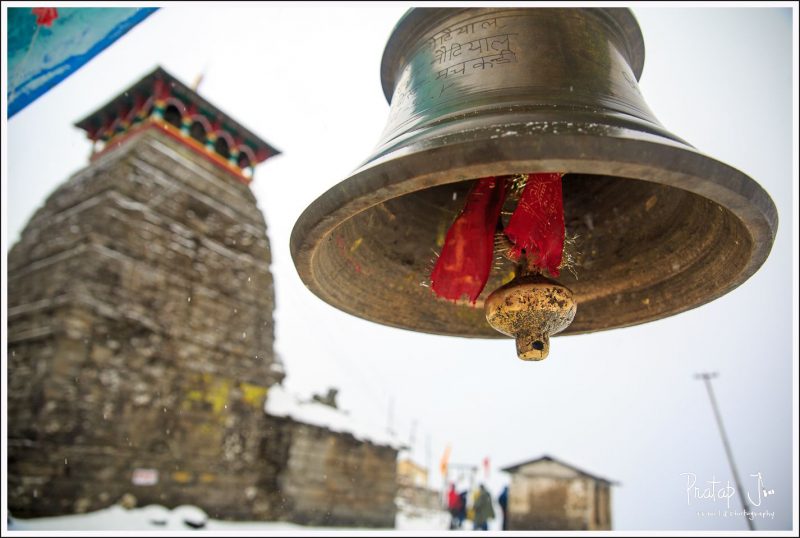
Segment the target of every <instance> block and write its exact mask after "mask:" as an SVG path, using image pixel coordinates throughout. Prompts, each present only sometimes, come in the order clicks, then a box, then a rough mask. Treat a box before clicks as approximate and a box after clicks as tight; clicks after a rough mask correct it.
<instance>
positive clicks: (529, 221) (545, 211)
mask: <svg viewBox="0 0 800 538" xmlns="http://www.w3.org/2000/svg"><path fill="white" fill-rule="evenodd" d="M504 231H505V234H506V236H507V237H508V238H509V240H511V242H512V243H513V247H512V248H511V251H510V252H509V254H510V255H511V257H512V258H514V259H515V260H518V259H519V258H520V256H521V255H522V251H523V250H524V251H525V255H526V256H527V258H528V262H529V263H530V264H531V265H532V268H535V269H538V270H539V271H540V272H541V271H544V270H547V271H548V272H549V273H550V274H551V275H552V276H554V277H557V276H558V273H559V266H560V265H561V259H562V257H563V254H564V205H563V199H562V192H561V174H558V173H553V174H528V181H527V182H526V184H525V189H524V190H523V191H522V196H521V197H520V199H519V203H518V204H517V208H516V209H515V210H514V213H513V214H512V215H511V220H510V221H509V222H508V226H506V229H505V230H504Z"/></svg>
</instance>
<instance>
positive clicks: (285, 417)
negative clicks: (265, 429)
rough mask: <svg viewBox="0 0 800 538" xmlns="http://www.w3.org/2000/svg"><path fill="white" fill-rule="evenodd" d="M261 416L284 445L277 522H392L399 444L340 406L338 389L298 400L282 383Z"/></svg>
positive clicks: (277, 450)
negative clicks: (279, 507) (337, 401)
mask: <svg viewBox="0 0 800 538" xmlns="http://www.w3.org/2000/svg"><path fill="white" fill-rule="evenodd" d="M266 413H267V418H268V421H269V422H270V423H272V424H274V426H272V428H273V430H274V432H273V435H272V436H271V438H272V439H273V440H274V442H277V443H278V444H280V445H281V447H273V448H272V449H271V450H268V451H267V453H268V454H270V456H271V457H274V458H279V459H280V461H279V462H276V464H277V466H278V467H280V468H281V469H283V470H282V472H281V473H280V475H279V477H278V483H277V487H278V490H279V491H280V492H281V497H282V498H283V506H282V507H281V510H280V511H281V519H284V520H288V521H292V522H294V523H300V524H306V525H322V526H348V527H388V528H393V527H394V524H395V514H396V507H395V497H396V496H397V453H398V451H399V450H400V449H401V448H402V445H401V443H399V442H398V441H397V440H396V438H395V437H394V436H393V435H392V434H390V433H388V432H385V431H383V430H382V429H381V428H376V427H375V426H373V425H370V424H369V423H368V422H365V421H364V420H360V419H359V418H358V417H355V416H352V415H350V414H349V413H347V412H345V411H343V410H341V409H339V408H338V405H337V403H336V391H333V390H332V391H329V392H328V394H327V395H325V396H315V397H312V398H311V399H309V400H303V399H300V398H298V397H297V396H295V395H293V394H291V393H290V392H288V391H287V390H286V389H285V388H284V387H282V386H281V385H273V386H272V387H270V389H269V391H268V393H267V402H266Z"/></svg>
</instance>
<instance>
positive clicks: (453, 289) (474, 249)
mask: <svg viewBox="0 0 800 538" xmlns="http://www.w3.org/2000/svg"><path fill="white" fill-rule="evenodd" d="M506 183H507V182H506V180H505V179H503V178H501V179H497V178H494V177H488V178H483V179H479V180H478V181H477V182H476V183H475V185H474V186H473V187H472V190H470V192H469V194H468V195H467V202H466V204H465V205H464V209H463V210H462V211H461V213H460V214H459V215H458V217H457V218H456V220H455V222H453V224H452V225H451V226H450V229H449V230H448V231H447V236H446V237H445V240H444V246H443V247H442V252H441V254H439V258H438V259H437V260H436V265H435V266H434V267H433V271H432V272H431V289H433V292H434V293H435V294H436V295H438V296H439V297H442V298H444V299H449V300H451V301H458V300H460V299H461V298H462V297H463V296H464V295H466V296H467V297H468V298H469V300H470V302H471V303H472V304H475V301H476V300H477V298H478V295H480V293H481V291H483V288H484V287H485V286H486V282H487V280H489V273H490V272H491V270H492V261H493V257H494V233H495V229H496V228H497V222H498V219H499V218H500V210H501V209H502V208H503V202H505V199H506V190H507V188H506Z"/></svg>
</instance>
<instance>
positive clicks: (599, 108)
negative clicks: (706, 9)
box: [291, 8, 778, 359]
mask: <svg viewBox="0 0 800 538" xmlns="http://www.w3.org/2000/svg"><path fill="white" fill-rule="evenodd" d="M643 65H644V42H643V38H642V34H641V31H640V29H639V26H638V24H637V22H636V20H635V19H634V17H633V15H632V13H631V12H630V11H629V10H628V9H613V8H607V9H606V8H603V9H597V8H581V9H574V8H564V9H561V8H554V9H550V8H547V9H543V8H507V9H499V8H470V9H445V8H423V9H412V10H411V11H409V12H408V13H406V15H404V17H403V18H402V19H401V20H400V21H399V23H398V24H397V26H396V27H395V29H394V31H393V32H392V34H391V36H390V38H389V41H388V44H387V45H386V49H385V52H384V55H383V60H382V65H381V81H382V84H383V90H384V93H385V95H386V98H387V100H388V101H389V102H390V104H391V112H390V114H389V120H388V123H387V126H386V129H385V131H384V133H383V135H382V136H381V139H380V142H379V143H378V146H377V148H376V149H375V151H374V153H373V154H372V155H371V156H370V157H369V158H368V159H367V161H366V162H365V163H364V164H362V165H361V166H360V167H359V168H358V169H357V170H356V171H355V172H353V173H352V174H351V175H350V177H348V178H346V179H345V180H344V181H342V182H341V183H339V184H338V185H336V186H335V187H333V188H332V189H330V190H329V191H327V192H326V193H324V194H323V195H322V196H321V197H320V198H319V199H317V200H316V201H315V202H314V203H312V204H311V206H309V207H308V208H307V209H306V211H305V212H304V213H303V214H302V215H301V216H300V218H299V219H298V221H297V223H296V225H295V227H294V230H293V232H292V237H291V252H292V256H293V259H294V263H295V265H296V267H297V270H298V272H299V274H300V277H301V278H302V280H303V282H304V283H305V284H306V286H308V288H309V289H310V290H311V291H312V292H314V293H315V294H316V295H317V296H319V297H320V298H321V299H323V300H324V301H326V302H328V303H330V304H331V305H333V306H335V307H337V308H339V309H341V310H344V311H345V312H349V313H350V314H353V315H356V316H359V317H361V318H365V319H368V320H372V321H376V322H379V323H382V324H386V325H390V326H394V327H401V328H405V329H411V330H415V331H423V332H428V333H436V334H445V335H455V336H466V337H483V338H493V337H501V336H502V334H501V333H500V332H497V331H496V330H495V329H494V328H492V326H491V325H490V323H489V322H488V321H487V316H488V317H489V318H490V321H492V320H494V321H495V322H498V323H501V324H504V325H502V326H503V327H506V328H507V330H505V329H503V328H502V327H500V326H498V328H499V329H500V330H502V331H503V332H504V333H506V334H511V335H512V336H515V337H516V338H517V343H518V353H519V355H520V357H521V358H523V359H540V358H544V356H546V354H547V349H548V348H549V343H547V337H549V336H550V335H552V334H556V333H557V332H559V330H560V331H561V332H560V334H578V333H587V332H592V331H599V330H604V329H612V328H615V327H625V326H629V325H635V324H639V323H644V322H647V321H652V320H656V319H660V318H663V317H666V316H671V315H673V314H677V313H679V312H683V311H685V310H688V309H691V308H694V307H697V306H700V305H702V304H704V303H707V302H709V301H712V300H714V299H716V298H717V297H719V296H721V295H723V294H725V293H727V292H729V291H731V290H732V289H734V288H735V287H737V286H738V285H740V284H741V283H743V282H744V281H745V280H747V279H748V278H749V277H750V276H751V275H752V274H753V273H754V272H755V271H756V270H757V269H758V268H759V267H760V266H761V264H762V263H763V262H764V260H765V259H766V258H767V256H768V254H769V252H770V249H771V247H772V243H773V239H774V237H775V232H776V229H777V223H778V216H777V212H776V209H775V205H774V204H773V202H772V200H771V199H770V197H769V195H768V194H767V193H766V192H765V191H764V190H763V189H762V188H761V187H760V186H759V185H758V183H756V182H755V181H753V180H752V179H751V178H749V177H748V176H746V175H745V174H743V173H742V172H740V171H738V170H736V169H734V168H732V167H730V166H728V165H726V164H723V163H721V162H719V161H716V160H714V159H712V158H710V157H708V156H706V155H703V154H702V153H700V152H698V151H697V150H695V149H694V148H693V147H692V146H690V145H689V144H688V143H686V142H684V141H683V140H681V139H680V138H678V137H677V136H675V135H673V134H672V133H670V132H668V131H667V130H666V129H665V128H664V127H663V126H662V125H661V124H660V123H659V122H658V120H656V118H655V116H654V115H653V113H652V112H651V111H650V109H649V108H648V107H647V105H646V104H645V102H644V99H643V98H642V95H641V94H640V92H639V87H638V83H637V81H638V80H639V77H640V75H641V73H642V68H643ZM536 172H559V173H563V174H564V176H563V181H562V186H563V211H564V222H565V228H566V233H567V235H568V236H570V237H575V238H577V239H576V243H575V250H574V259H573V263H572V267H571V271H562V272H561V274H560V276H559V277H558V278H557V279H551V280H549V281H548V282H549V283H548V282H544V281H542V280H537V277H536V276H535V275H534V276H531V275H524V274H522V273H521V272H520V271H515V267H514V266H513V264H510V263H508V264H505V265H504V262H502V261H501V262H499V266H498V267H496V268H495V270H493V271H492V273H491V276H490V277H489V281H488V283H487V285H486V287H485V289H484V290H483V292H482V293H481V294H480V297H478V299H477V301H476V302H475V304H474V305H473V304H469V303H468V302H458V303H455V302H448V301H444V300H441V299H438V298H437V297H435V296H434V295H433V294H432V293H431V290H430V289H429V288H428V287H425V282H426V281H427V279H428V278H429V274H430V269H431V259H432V258H433V256H434V255H435V253H436V252H438V251H439V249H440V248H441V246H442V238H443V236H444V233H445V232H446V231H447V229H448V227H449V226H450V225H451V223H452V222H453V221H454V219H455V218H456V216H457V215H458V214H459V212H460V211H461V210H462V207H463V204H464V199H465V196H466V194H467V193H468V192H469V191H470V188H471V186H472V185H473V184H474V183H475V180H476V179H478V178H485V177H489V176H498V177H499V176H513V175H515V174H528V173H536ZM515 276H516V278H515V279H514V280H511V279H512V278H513V277H515ZM509 281H511V282H509ZM504 285H505V286H510V288H508V287H506V288H504V291H502V295H503V296H502V298H498V297H499V296H495V297H494V298H493V299H492V300H491V301H489V304H488V305H487V298H488V297H489V296H490V295H491V294H492V293H493V292H495V291H496V290H500V289H501V288H502V287H503V286H504ZM520 286H522V287H520ZM526 286H527V287H526ZM548 290H549V291H548ZM548 293H550V294H555V295H554V296H558V297H561V298H566V297H567V295H569V301H570V302H564V303H563V305H562V307H561V309H560V311H559V312H552V313H550V314H548V316H549V317H548V316H544V317H542V316H539V315H538V314H536V313H535V312H534V314H536V315H532V314H531V312H524V311H522V313H521V317H520V318H519V319H522V320H525V319H527V320H529V321H528V322H527V323H528V325H526V322H524V321H519V319H517V318H514V320H512V319H511V318H510V317H508V314H509V312H508V311H505V310H503V308H511V309H513V308H517V309H519V308H522V307H520V306H519V305H520V304H522V303H525V304H528V305H535V304H540V303H541V301H540V299H541V297H543V296H544V295H542V294H545V295H546V294H548ZM525 294H533V295H525ZM536 294H540V295H536ZM531 297H532V298H531ZM520 301H521V302H520ZM501 302H504V304H507V305H508V306H507V307H506V306H502V307H501V310H500V311H498V310H497V308H495V307H497V305H498V304H500V303H501ZM493 305H494V306H493ZM484 306H486V310H484ZM576 306H577V308H575V307H576ZM523 310H524V309H523ZM537 312H540V313H541V312H542V310H541V308H540V309H539V310H538V311H537ZM551 314H552V315H551ZM498 316H499V317H498ZM537 316H538V317H537ZM572 316H574V319H572ZM545 318H546V320H545ZM537 319H538V320H540V321H536V320H537ZM498 320H500V321H498ZM515 320H516V321H515ZM531 320H532V321H531ZM541 320H545V321H541ZM570 320H571V323H569V321H570ZM548 324H549V325H548ZM512 330H516V331H517V332H519V333H520V334H519V335H517V334H515V333H513V332H512ZM537 331H538V332H537ZM523 333H524V334H523ZM537 335H538V336H537ZM520 346H521V347H520Z"/></svg>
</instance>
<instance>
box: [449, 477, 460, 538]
mask: <svg viewBox="0 0 800 538" xmlns="http://www.w3.org/2000/svg"><path fill="white" fill-rule="evenodd" d="M447 511H448V512H450V530H452V529H458V528H460V527H461V522H460V521H459V520H458V514H459V512H461V498H460V497H459V496H458V493H457V492H456V485H455V484H454V483H452V482H450V489H449V490H448V492H447Z"/></svg>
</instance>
